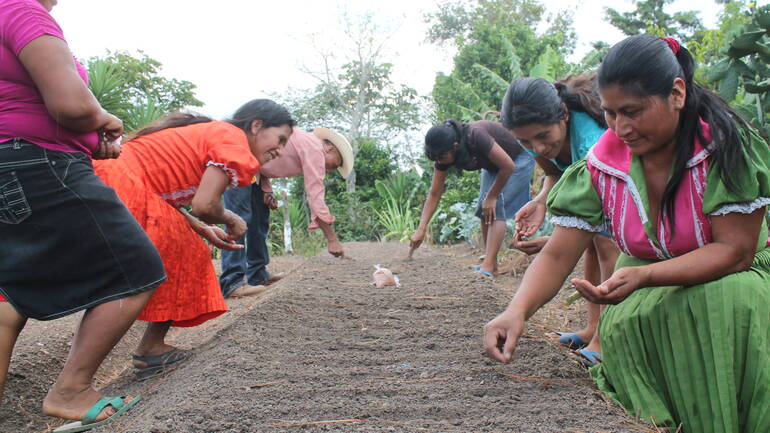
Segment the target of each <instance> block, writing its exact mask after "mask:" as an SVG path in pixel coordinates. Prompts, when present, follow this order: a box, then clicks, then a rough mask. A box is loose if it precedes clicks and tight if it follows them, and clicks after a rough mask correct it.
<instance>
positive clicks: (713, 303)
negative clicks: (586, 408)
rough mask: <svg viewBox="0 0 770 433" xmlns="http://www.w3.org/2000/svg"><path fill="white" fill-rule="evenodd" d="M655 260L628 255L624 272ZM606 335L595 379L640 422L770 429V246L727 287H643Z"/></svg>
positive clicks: (613, 315) (729, 431)
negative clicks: (602, 354)
mask: <svg viewBox="0 0 770 433" xmlns="http://www.w3.org/2000/svg"><path fill="white" fill-rule="evenodd" d="M648 263H650V262H648V261H645V260H641V259H637V258H634V257H630V256H627V255H621V257H620V258H619V259H618V264H617V267H618V268H621V267H626V266H641V265H645V264H648ZM599 330H600V333H601V343H602V351H603V353H604V362H603V363H601V364H599V365H598V366H596V367H594V368H592V369H591V374H592V376H593V377H594V379H595V381H596V384H597V385H598V387H599V388H600V389H601V390H602V391H604V392H605V393H606V394H608V395H609V396H610V397H611V398H612V399H613V400H615V401H616V402H617V403H619V404H620V405H621V406H623V407H624V408H625V409H626V411H627V412H628V413H629V414H630V415H632V416H638V417H640V418H641V419H643V420H645V421H649V422H654V423H655V424H656V425H658V426H668V427H675V428H676V427H678V426H680V425H681V426H682V430H681V431H683V432H685V433H752V432H756V433H766V432H770V248H765V249H764V250H762V251H760V252H758V253H757V254H756V256H755V257H754V262H753V264H752V266H751V268H750V269H749V270H747V271H744V272H739V273H735V274H731V275H728V276H725V277H723V278H720V279H719V280H715V281H711V282H708V283H705V284H699V285H696V286H689V287H683V286H669V287H648V288H644V289H640V290H637V291H635V292H634V293H633V294H632V295H631V296H629V297H628V298H627V299H626V300H624V301H623V302H622V303H620V304H619V305H614V306H610V307H608V308H607V309H606V310H605V311H604V313H603V314H602V318H601V323H600V325H599ZM674 430H675V429H674ZM672 431H673V430H672Z"/></svg>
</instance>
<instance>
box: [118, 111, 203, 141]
mask: <svg viewBox="0 0 770 433" xmlns="http://www.w3.org/2000/svg"><path fill="white" fill-rule="evenodd" d="M213 120H214V119H212V118H210V117H208V116H202V115H200V114H195V113H185V112H181V111H180V112H177V113H171V114H169V115H167V116H164V117H161V118H160V119H158V120H156V121H154V122H152V123H150V124H149V125H146V126H145V127H143V128H141V129H139V130H138V131H135V132H132V133H131V134H129V136H128V139H129V140H133V139H134V138H138V137H141V136H143V135H147V134H152V133H153V132H158V131H162V130H164V129H168V128H179V127H181V126H187V125H194V124H196V123H206V122H211V121H213Z"/></svg>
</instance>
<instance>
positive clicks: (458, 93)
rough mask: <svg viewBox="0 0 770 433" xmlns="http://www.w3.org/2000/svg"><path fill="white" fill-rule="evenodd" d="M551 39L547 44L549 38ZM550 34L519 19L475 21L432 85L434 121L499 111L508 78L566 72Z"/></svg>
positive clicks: (469, 118)
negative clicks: (537, 31)
mask: <svg viewBox="0 0 770 433" xmlns="http://www.w3.org/2000/svg"><path fill="white" fill-rule="evenodd" d="M549 41H550V43H549ZM554 44H555V42H553V40H552V39H550V37H547V36H546V37H538V36H537V35H536V34H535V32H534V31H533V30H532V29H530V28H528V27H525V26H524V25H522V24H519V23H510V24H509V25H508V26H507V28H504V29H503V28H499V27H496V26H494V25H492V24H489V23H484V22H479V23H477V25H476V28H475V29H474V30H473V32H472V33H471V34H470V35H469V37H468V43H467V44H466V45H464V46H463V47H462V48H461V49H460V52H459V53H458V54H457V55H456V56H455V58H454V68H453V69H452V72H451V73H450V74H449V75H445V74H439V75H438V76H437V77H436V84H435V85H434V86H433V100H434V103H435V108H436V109H435V120H436V121H441V120H444V119H449V118H453V119H457V120H462V121H466V122H467V121H473V120H478V119H480V118H482V117H483V115H484V113H485V112H487V111H490V110H492V111H496V110H499V107H500V101H501V100H502V98H503V95H504V94H505V91H506V89H507V88H508V85H509V84H510V82H511V81H512V80H513V79H515V78H518V77H521V76H523V75H524V74H525V73H526V75H529V76H538V77H543V78H546V79H549V80H554V79H556V78H557V77H560V76H562V75H565V74H567V73H568V72H569V71H571V66H570V65H568V64H567V62H566V61H565V60H564V57H563V56H562V55H561V54H560V53H559V52H558V49H557V48H556V47H554Z"/></svg>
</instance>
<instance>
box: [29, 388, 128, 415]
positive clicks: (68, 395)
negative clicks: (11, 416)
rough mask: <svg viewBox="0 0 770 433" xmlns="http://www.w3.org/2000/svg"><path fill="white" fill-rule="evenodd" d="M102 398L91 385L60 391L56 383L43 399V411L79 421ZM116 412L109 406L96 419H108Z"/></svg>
mask: <svg viewBox="0 0 770 433" xmlns="http://www.w3.org/2000/svg"><path fill="white" fill-rule="evenodd" d="M100 398H102V395H101V394H100V393H99V392H98V391H96V390H95V389H93V388H91V387H90V386H88V387H86V388H84V389H82V390H80V391H74V390H70V391H58V390H57V389H56V385H55V384H54V386H53V388H51V390H50V391H48V394H47V395H46V396H45V399H44V400H43V413H44V414H46V415H48V416H53V417H56V418H62V419H68V420H75V421H79V420H81V419H83V417H84V416H85V414H86V413H87V412H88V410H89V409H91V407H92V406H93V405H94V404H96V402H97V401H99V399H100ZM126 401H127V402H128V401H130V399H126ZM114 413H115V409H114V408H113V407H112V406H107V407H105V408H104V409H103V410H102V411H101V412H100V413H99V416H97V417H96V421H102V420H104V419H107V418H109V417H110V416H112V415H113V414H114Z"/></svg>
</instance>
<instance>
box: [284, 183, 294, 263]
mask: <svg viewBox="0 0 770 433" xmlns="http://www.w3.org/2000/svg"><path fill="white" fill-rule="evenodd" d="M282 204H283V206H282V207H283V250H284V252H285V253H286V254H294V247H293V246H292V245H291V218H289V192H288V191H286V194H285V195H284V199H283V203H282Z"/></svg>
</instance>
